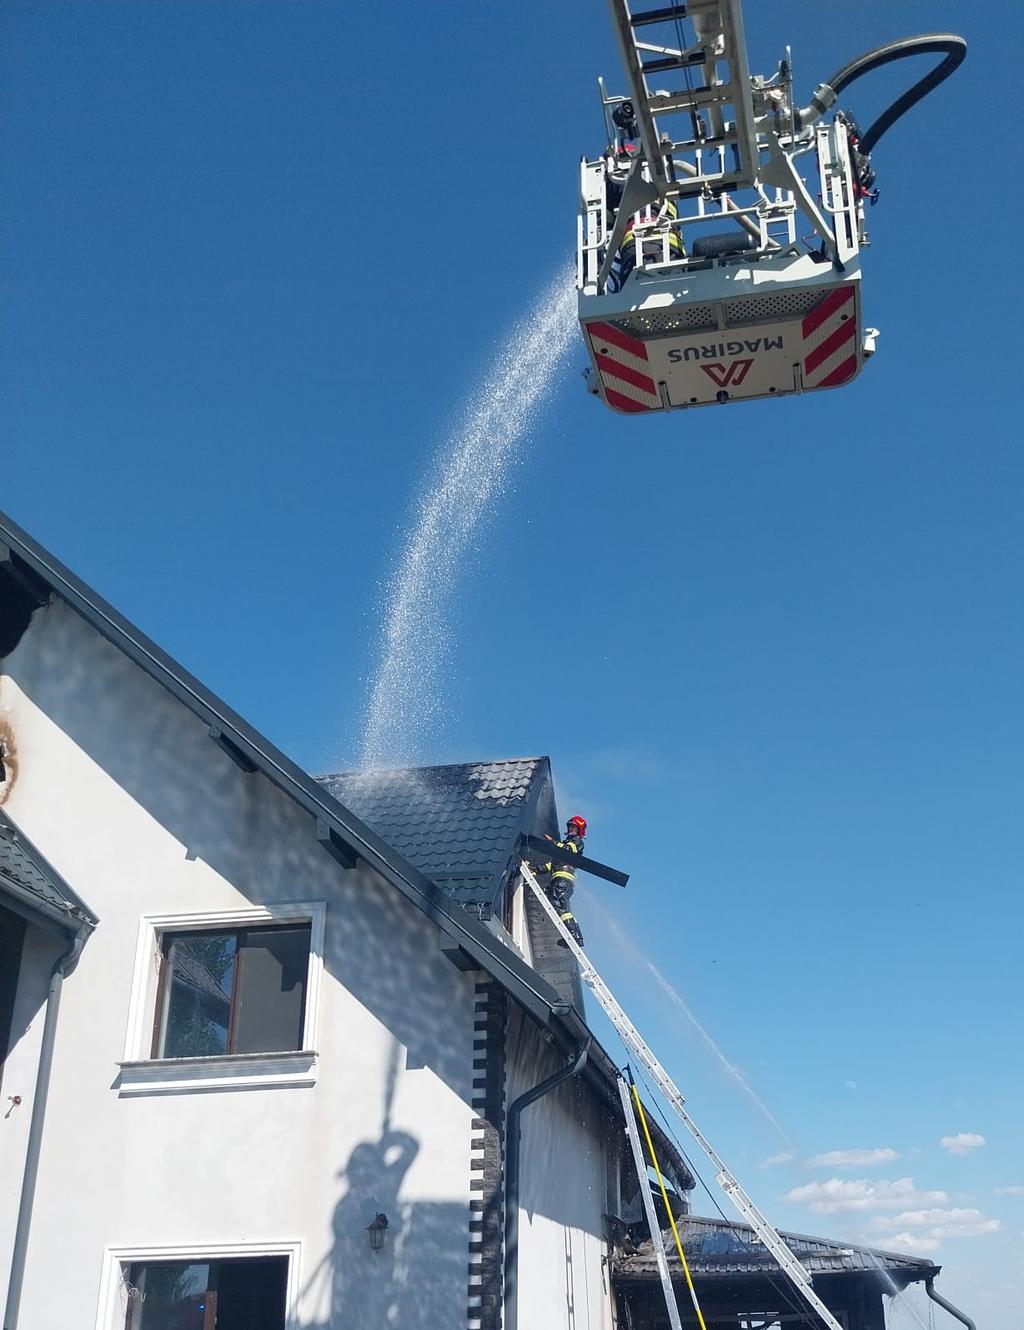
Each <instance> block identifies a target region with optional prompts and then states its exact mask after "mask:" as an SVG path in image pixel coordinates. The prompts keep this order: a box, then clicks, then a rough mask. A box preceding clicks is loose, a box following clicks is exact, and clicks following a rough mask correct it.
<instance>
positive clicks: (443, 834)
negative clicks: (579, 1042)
mask: <svg viewBox="0 0 1024 1330" xmlns="http://www.w3.org/2000/svg"><path fill="white" fill-rule="evenodd" d="M317 779H318V780H319V781H320V783H321V784H322V785H323V787H324V789H326V790H328V791H329V792H330V793H331V794H332V795H334V797H335V798H336V799H338V800H339V801H340V802H341V803H342V804H344V805H345V807H346V808H350V809H351V810H352V811H353V812H354V813H355V814H356V816H357V817H359V818H361V819H362V821H363V822H365V823H366V824H367V826H369V827H372V828H373V830H374V831H375V832H377V834H378V835H379V836H380V837H381V838H382V839H383V840H385V841H386V842H387V843H388V844H389V845H392V846H394V848H395V849H396V850H398V852H399V853H400V854H402V855H404V856H405V858H406V859H408V861H409V862H410V863H411V864H414V865H415V866H416V867H417V868H418V869H419V870H420V872H422V873H424V874H425V875H426V876H427V877H429V878H430V880H431V881H432V882H436V883H437V885H438V886H439V887H441V888H442V890H444V892H445V893H446V894H447V895H449V896H450V897H451V898H452V899H453V900H456V901H458V903H459V904H460V905H462V906H464V907H465V908H466V909H468V910H469V911H471V912H472V913H474V914H476V915H478V916H479V917H480V918H481V919H488V918H491V917H496V916H499V915H500V912H501V910H502V902H503V899H504V898H503V888H504V886H505V884H506V883H507V881H508V880H509V879H510V877H511V876H512V874H513V873H514V872H515V871H516V868H517V866H518V862H517V856H516V855H515V854H514V853H513V852H514V850H515V848H516V840H517V838H518V837H519V835H520V833H521V832H530V833H532V834H533V835H542V834H544V833H545V832H553V831H556V830H557V828H558V820H557V815H556V811H555V801H554V794H553V791H552V782H551V763H550V762H549V760H548V759H547V758H546V757H517V758H507V759H504V760H502V761H497V762H458V763H452V764H449V765H447V766H434V767H405V768H398V769H396V770H390V771H388V770H385V771H357V772H342V773H338V774H335V775H328V776H319V777H318V778H317ZM526 919H527V927H528V928H529V930H530V939H531V945H532V951H533V958H532V959H533V968H534V970H535V971H536V972H537V974H539V975H541V977H542V978H544V979H546V980H547V982H548V983H549V984H550V985H551V987H552V988H553V989H554V990H555V992H556V993H557V994H558V996H559V997H560V998H561V999H562V1001H563V1002H565V1003H567V1004H569V1005H570V1006H573V1007H575V1008H576V1009H577V1011H579V1012H580V1013H581V1014H585V1006H584V997H583V988H582V985H581V983H580V976H579V969H578V967H577V965H576V962H575V960H574V959H573V958H572V956H571V955H570V953H569V952H568V951H566V950H565V949H564V948H563V947H559V945H558V936H557V934H556V932H555V930H554V928H553V927H552V925H551V922H550V920H549V919H548V917H547V915H546V914H545V913H544V911H543V910H542V909H541V908H540V906H539V905H538V904H537V902H536V901H535V900H534V899H533V897H532V896H530V897H528V899H527V901H526Z"/></svg>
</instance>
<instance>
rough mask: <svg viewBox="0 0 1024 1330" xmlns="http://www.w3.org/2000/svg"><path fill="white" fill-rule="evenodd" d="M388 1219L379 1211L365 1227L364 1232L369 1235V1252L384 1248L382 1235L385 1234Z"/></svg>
mask: <svg viewBox="0 0 1024 1330" xmlns="http://www.w3.org/2000/svg"><path fill="white" fill-rule="evenodd" d="M387 1227H388V1217H387V1215H386V1214H385V1213H384V1212H383V1210H380V1211H378V1212H377V1214H375V1215H374V1217H373V1219H372V1220H371V1222H370V1223H369V1224H367V1225H366V1231H367V1233H368V1234H369V1235H370V1250H371V1251H380V1249H381V1248H382V1247H383V1246H384V1234H385V1233H386V1232H387Z"/></svg>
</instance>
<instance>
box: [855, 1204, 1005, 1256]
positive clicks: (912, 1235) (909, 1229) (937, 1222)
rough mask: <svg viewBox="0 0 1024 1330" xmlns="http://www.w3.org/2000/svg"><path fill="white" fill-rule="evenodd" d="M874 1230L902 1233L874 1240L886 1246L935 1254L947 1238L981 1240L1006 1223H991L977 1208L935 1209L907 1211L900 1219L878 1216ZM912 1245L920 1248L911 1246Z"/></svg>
mask: <svg viewBox="0 0 1024 1330" xmlns="http://www.w3.org/2000/svg"><path fill="white" fill-rule="evenodd" d="M870 1226H871V1228H872V1229H901V1230H902V1231H900V1232H898V1233H896V1234H894V1235H890V1236H887V1237H878V1238H873V1239H872V1240H873V1241H877V1242H878V1243H879V1244H881V1245H882V1246H886V1247H893V1246H897V1247H898V1246H903V1247H905V1248H906V1249H907V1250H908V1251H935V1250H936V1249H937V1247H938V1246H939V1243H940V1242H942V1241H943V1240H945V1239H946V1238H981V1237H984V1236H985V1235H986V1234H987V1233H998V1231H999V1230H1000V1229H1001V1228H1002V1222H1001V1221H1000V1220H998V1219H989V1218H988V1217H987V1216H986V1215H983V1214H982V1213H981V1211H980V1210H975V1209H974V1208H973V1207H972V1208H964V1207H959V1208H957V1207H954V1208H951V1209H942V1208H939V1207H936V1206H932V1207H930V1208H926V1209H923V1210H904V1211H903V1212H902V1213H901V1214H898V1215H891V1216H890V1215H886V1216H884V1217H883V1216H882V1215H875V1217H874V1218H873V1219H872V1220H871V1225H870ZM922 1230H924V1231H922ZM908 1243H913V1244H916V1245H911V1246H908ZM922 1244H924V1245H922Z"/></svg>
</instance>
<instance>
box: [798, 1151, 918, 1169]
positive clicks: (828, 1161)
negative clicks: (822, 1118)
mask: <svg viewBox="0 0 1024 1330" xmlns="http://www.w3.org/2000/svg"><path fill="white" fill-rule="evenodd" d="M894 1159H899V1155H898V1154H897V1153H896V1151H895V1150H891V1149H890V1148H889V1147H888V1146H882V1147H880V1148H878V1149H874V1150H826V1152H825V1153H824V1154H823V1155H814V1156H813V1157H812V1158H810V1159H808V1161H807V1162H808V1163H809V1164H810V1165H811V1167H812V1168H873V1167H874V1165H875V1164H889V1163H891V1162H892V1161H893V1160H894Z"/></svg>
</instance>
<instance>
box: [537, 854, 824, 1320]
mask: <svg viewBox="0 0 1024 1330" xmlns="http://www.w3.org/2000/svg"><path fill="white" fill-rule="evenodd" d="M520 868H521V871H522V874H523V878H524V880H525V882H526V883H527V885H528V886H529V888H530V890H531V891H532V892H533V894H534V896H535V897H536V898H537V900H538V901H539V902H540V904H541V906H542V907H543V909H544V911H545V912H546V914H547V916H548V918H549V919H550V920H551V922H552V924H554V926H555V928H556V929H557V930H558V935H559V937H561V939H562V941H563V942H564V943H565V945H566V946H567V947H568V948H569V950H570V951H571V952H572V954H573V956H575V957H576V961H577V964H578V965H579V967H580V978H581V979H582V980H583V982H584V983H585V984H586V985H587V987H588V988H589V989H590V991H591V992H592V993H593V995H594V997H595V998H596V999H597V1001H598V1003H599V1004H600V1006H601V1009H602V1010H603V1011H604V1013H605V1015H606V1016H607V1017H608V1019H609V1020H610V1021H611V1023H612V1025H614V1027H615V1029H616V1032H617V1033H618V1035H619V1038H620V1039H621V1040H622V1042H623V1043H624V1044H625V1045H626V1047H627V1048H628V1049H629V1050H630V1052H631V1053H632V1054H633V1056H634V1057H635V1058H636V1060H637V1061H638V1062H639V1063H641V1065H642V1066H644V1067H646V1068H647V1070H648V1072H650V1074H651V1077H652V1079H653V1080H654V1083H655V1084H656V1085H657V1087H658V1089H659V1090H660V1091H661V1092H662V1094H663V1095H664V1096H665V1099H666V1101H667V1102H668V1105H669V1107H670V1108H671V1109H672V1111H673V1113H675V1115H676V1117H677V1118H678V1119H679V1121H680V1122H681V1123H682V1124H683V1126H684V1127H685V1128H686V1130H687V1131H688V1132H689V1133H690V1135H691V1136H692V1137H693V1139H694V1140H695V1141H696V1142H697V1144H698V1145H699V1146H700V1148H701V1149H702V1150H703V1151H704V1154H705V1155H706V1156H707V1158H708V1159H709V1160H710V1161H711V1163H712V1164H713V1165H714V1166H715V1169H716V1175H715V1181H716V1182H717V1183H718V1185H719V1186H720V1187H721V1188H722V1190H723V1191H724V1192H725V1194H726V1195H727V1196H728V1197H729V1199H730V1200H731V1201H732V1203H733V1205H735V1207H736V1209H737V1210H739V1212H740V1214H741V1215H742V1216H743V1218H744V1219H745V1220H746V1222H747V1223H748V1224H749V1225H750V1226H751V1228H752V1229H753V1230H754V1232H755V1233H756V1234H757V1236H758V1237H759V1238H760V1239H761V1241H762V1243H764V1246H765V1248H766V1249H767V1250H768V1251H769V1252H770V1253H771V1254H772V1256H773V1257H774V1258H775V1260H776V1261H777V1262H778V1264H779V1268H780V1269H781V1270H782V1272H783V1274H784V1275H786V1276H787V1277H788V1278H789V1279H790V1280H791V1282H792V1283H793V1284H794V1285H795V1286H796V1289H797V1292H798V1293H799V1294H800V1296H801V1297H802V1298H803V1299H804V1301H805V1302H807V1303H809V1305H810V1306H811V1307H812V1308H813V1309H814V1311H815V1312H817V1314H818V1316H820V1317H821V1320H822V1321H823V1322H824V1324H825V1325H826V1326H827V1327H828V1330H842V1326H841V1325H840V1324H839V1322H838V1321H837V1320H836V1318H835V1316H833V1314H832V1313H831V1312H830V1311H829V1309H828V1308H827V1307H826V1306H825V1304H824V1303H823V1302H822V1300H821V1298H819V1297H818V1295H817V1293H815V1291H814V1285H813V1281H812V1280H811V1276H810V1274H809V1273H808V1272H807V1270H806V1269H805V1268H804V1266H803V1265H802V1264H801V1262H800V1261H798V1260H797V1258H796V1257H795V1256H794V1255H793V1253H792V1252H791V1251H790V1249H789V1248H788V1247H787V1246H786V1244H785V1242H784V1241H783V1240H782V1238H781V1237H780V1236H779V1234H778V1232H777V1231H776V1229H775V1228H774V1226H773V1225H772V1223H771V1222H770V1220H768V1219H767V1218H766V1216H765V1215H764V1214H762V1212H761V1211H760V1210H759V1209H758V1207H757V1206H756V1205H755V1204H754V1202H753V1201H752V1200H751V1198H750V1197H749V1196H748V1195H747V1193H746V1192H745V1191H744V1190H743V1188H742V1187H741V1186H740V1184H739V1183H738V1182H737V1180H736V1178H735V1177H733V1175H732V1173H730V1171H729V1169H728V1168H727V1167H726V1166H725V1162H724V1161H723V1160H722V1158H721V1157H720V1156H719V1155H718V1153H717V1152H716V1150H715V1148H714V1146H713V1145H712V1144H711V1142H710V1141H709V1140H708V1139H707V1137H706V1136H705V1135H704V1133H703V1132H702V1131H701V1129H700V1128H699V1127H698V1126H697V1124H696V1122H694V1120H693V1118H692V1117H690V1114H689V1113H688V1112H687V1111H686V1108H685V1103H686V1101H685V1099H684V1098H683V1095H682V1092H681V1091H680V1090H679V1087H678V1086H677V1085H676V1084H675V1082H674V1081H673V1080H672V1078H671V1077H670V1076H669V1074H668V1072H667V1071H666V1070H665V1068H664V1067H663V1066H662V1065H661V1063H660V1062H659V1061H658V1059H657V1058H656V1057H655V1056H654V1054H653V1053H652V1052H651V1049H650V1048H649V1047H648V1045H647V1042H646V1041H645V1039H644V1038H643V1036H642V1035H641V1033H640V1031H639V1030H638V1029H637V1028H636V1026H635V1025H634V1024H633V1022H632V1021H631V1020H630V1019H629V1017H628V1016H627V1015H626V1013H625V1012H624V1011H623V1009H622V1007H620V1006H619V1003H618V1002H617V1000H616V998H615V996H614V994H613V993H612V991H611V989H610V988H609V987H608V985H607V984H606V983H605V982H604V980H603V979H602V978H601V976H600V975H599V974H598V972H597V970H596V969H595V968H594V966H593V964H592V963H591V961H590V960H589V959H588V958H587V954H586V952H585V951H584V950H583V948H582V947H580V946H578V945H577V943H576V941H575V939H574V938H573V937H572V936H571V935H570V934H569V932H568V931H567V929H566V928H565V927H564V925H563V924H562V921H561V920H560V919H559V917H558V912H557V911H556V910H555V907H554V906H553V905H552V904H551V902H550V901H549V900H548V898H547V895H546V894H545V892H544V888H543V887H542V886H541V885H540V883H539V882H538V881H537V879H536V877H535V876H534V874H533V871H532V870H531V868H530V865H529V864H528V863H526V862H525V861H524V862H523V863H522V864H521V865H520Z"/></svg>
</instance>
